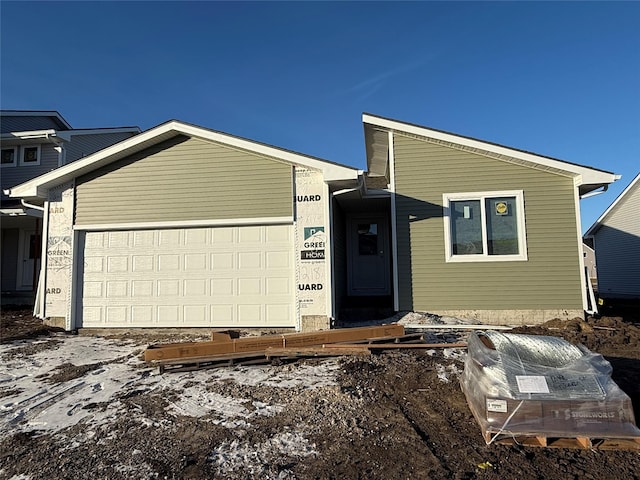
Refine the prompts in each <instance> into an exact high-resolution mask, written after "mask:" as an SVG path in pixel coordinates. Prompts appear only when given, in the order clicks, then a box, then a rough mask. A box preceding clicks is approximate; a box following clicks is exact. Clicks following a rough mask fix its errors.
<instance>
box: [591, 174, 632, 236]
mask: <svg viewBox="0 0 640 480" xmlns="http://www.w3.org/2000/svg"><path fill="white" fill-rule="evenodd" d="M639 181H640V173H638V175H636V177H635V178H634V179H633V180H631V183H630V184H629V185H627V188H625V189H624V190H623V191H622V193H620V195H618V197H617V198H616V199H615V200H614V201H613V203H612V204H611V205H609V208H607V209H606V210H605V211H604V213H603V214H602V215H600V217H599V218H598V219H597V220H596V221H595V222H593V225H591V226H590V227H589V230H587V231H586V233H585V234H584V236H585V237H591V236H593V235H594V234H595V233H596V231H598V229H600V227H601V226H602V223H603V222H604V221H605V220H606V219H607V217H608V216H609V214H610V213H611V212H612V211H613V209H614V208H616V206H618V204H619V203H620V201H622V199H624V197H625V196H626V195H627V194H628V193H629V192H630V191H631V189H633V187H634V185H635V184H636V183H638V182H639Z"/></svg>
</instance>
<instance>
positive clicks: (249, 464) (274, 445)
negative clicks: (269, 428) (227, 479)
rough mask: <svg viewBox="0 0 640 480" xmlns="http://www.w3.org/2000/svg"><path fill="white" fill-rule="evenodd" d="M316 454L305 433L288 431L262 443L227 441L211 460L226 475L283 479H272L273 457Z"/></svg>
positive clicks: (214, 452)
mask: <svg viewBox="0 0 640 480" xmlns="http://www.w3.org/2000/svg"><path fill="white" fill-rule="evenodd" d="M316 453H317V452H316V451H315V445H313V444H311V445H310V444H309V441H308V440H307V439H306V438H305V437H304V435H302V434H301V433H298V432H284V433H279V434H276V435H274V436H273V437H271V438H269V439H268V440H266V441H264V442H262V443H259V444H250V443H247V442H241V441H239V440H233V441H232V442H224V443H222V444H221V445H219V446H218V447H217V448H216V449H215V450H213V452H211V455H210V456H209V461H211V462H212V463H213V464H214V465H215V466H216V467H217V469H218V472H220V473H223V474H224V473H230V472H236V471H239V470H242V471H246V472H248V473H250V474H252V475H260V476H261V477H262V478H279V477H269V475H268V474H269V472H268V471H267V470H266V468H265V466H268V465H269V463H270V460H271V459H272V458H273V457H275V456H277V455H278V454H280V455H288V456H290V457H298V458H301V457H307V456H309V455H314V454H316ZM280 478H281V477H280Z"/></svg>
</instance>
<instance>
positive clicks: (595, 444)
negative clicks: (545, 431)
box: [483, 432, 640, 451]
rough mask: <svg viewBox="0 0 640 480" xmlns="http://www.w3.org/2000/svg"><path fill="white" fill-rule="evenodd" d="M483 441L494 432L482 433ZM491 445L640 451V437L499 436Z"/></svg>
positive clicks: (491, 437) (489, 437)
mask: <svg viewBox="0 0 640 480" xmlns="http://www.w3.org/2000/svg"><path fill="white" fill-rule="evenodd" d="M483 436H484V439H485V441H486V442H487V443H489V442H491V440H492V439H493V437H494V436H495V432H484V433H483ZM492 443H495V444H498V445H524V446H526V447H548V448H581V449H588V450H635V451H640V436H626V435H622V436H615V435H612V436H608V435H599V436H581V435H579V434H576V436H575V437H574V436H568V435H567V436H562V437H560V436H550V435H549V436H548V435H541V434H520V433H519V434H500V435H499V436H498V437H497V438H496V439H495V440H493V442H492Z"/></svg>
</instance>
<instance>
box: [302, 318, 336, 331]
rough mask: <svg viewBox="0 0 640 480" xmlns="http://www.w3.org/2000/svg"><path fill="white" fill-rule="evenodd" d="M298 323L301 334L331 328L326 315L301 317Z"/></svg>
mask: <svg viewBox="0 0 640 480" xmlns="http://www.w3.org/2000/svg"><path fill="white" fill-rule="evenodd" d="M300 323H301V325H300V327H301V328H300V331H302V332H317V331H318V330H329V329H330V328H331V322H330V319H329V317H327V316H326V315H302V318H301V322H300Z"/></svg>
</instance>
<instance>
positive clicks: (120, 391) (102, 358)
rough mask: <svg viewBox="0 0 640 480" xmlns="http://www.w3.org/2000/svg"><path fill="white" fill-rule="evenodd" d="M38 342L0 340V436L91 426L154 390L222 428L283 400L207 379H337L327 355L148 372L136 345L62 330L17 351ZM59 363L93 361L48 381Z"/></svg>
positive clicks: (312, 384) (176, 410)
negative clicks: (254, 397) (263, 398)
mask: <svg viewBox="0 0 640 480" xmlns="http://www.w3.org/2000/svg"><path fill="white" fill-rule="evenodd" d="M41 343H46V342H43V341H35V342H34V341H22V342H14V343H13V344H9V345H0V357H1V358H3V360H4V361H2V362H0V392H1V393H4V394H5V396H4V397H2V398H0V439H2V438H6V437H7V436H9V435H11V434H13V433H16V432H17V431H23V432H30V431H42V432H47V433H56V432H59V431H61V430H64V429H66V428H68V427H71V426H74V425H77V424H78V423H79V422H82V421H84V422H86V423H87V424H88V425H91V429H90V430H95V429H97V428H101V427H103V426H106V425H108V424H109V423H110V422H114V421H116V420H117V419H118V418H120V417H121V416H122V414H123V413H124V412H125V405H124V404H123V402H122V401H121V400H120V399H124V398H127V397H130V396H133V395H138V394H148V393H154V392H161V393H162V396H163V397H164V398H177V399H176V400H174V401H173V402H172V403H171V404H170V405H169V407H168V409H167V410H168V411H169V412H170V413H171V414H173V415H184V416H191V417H202V416H205V415H209V414H213V415H212V417H213V418H212V421H213V422H215V423H218V424H220V425H223V426H225V427H227V428H237V427H246V426H247V425H248V423H247V421H248V420H250V419H251V418H253V417H255V416H257V415H267V416H269V415H275V414H277V413H279V412H280V411H282V407H281V406H279V405H268V404H265V403H261V402H257V401H253V402H252V405H251V407H252V408H251V407H249V402H250V400H249V399H245V398H232V397H225V396H223V395H220V394H218V393H215V392H212V391H209V390H208V389H207V388H206V387H205V386H206V385H210V384H211V383H212V382H213V383H215V382H229V381H233V382H235V383H237V384H239V385H248V386H253V385H258V384H260V385H265V386H269V387H272V388H287V389H288V388H293V387H301V388H319V387H326V386H333V385H336V374H337V370H338V368H339V367H338V362H337V361H336V360H335V359H329V360H326V361H322V362H318V363H313V364H307V365H300V364H298V365H296V366H295V367H291V366H284V367H280V368H275V367H263V366H260V367H235V368H221V369H218V370H200V371H192V372H172V373H168V374H165V375H153V374H152V372H153V369H152V368H151V367H148V366H147V365H146V364H145V363H144V362H143V361H142V360H141V359H140V358H138V355H139V354H140V353H141V352H142V349H143V347H142V346H141V345H139V344H135V343H130V342H122V341H117V340H111V339H105V338H100V337H84V336H77V337H71V336H65V337H60V341H59V342H56V343H55V344H51V348H49V349H44V350H42V351H39V352H37V353H32V354H25V355H22V354H20V349H21V348H25V349H26V348H30V347H32V346H33V345H34V344H41ZM64 364H73V365H75V366H83V365H95V368H94V369H90V370H88V371H86V372H82V371H79V372H78V373H77V378H71V377H73V370H71V371H70V373H71V374H70V375H69V377H70V378H71V379H69V380H67V381H61V382H57V383H48V382H47V381H46V380H47V378H50V377H51V376H52V375H56V374H59V373H61V370H59V369H58V368H57V367H60V366H61V365H64ZM173 392H175V394H174V393H173ZM129 403H130V402H129ZM248 407H249V408H248ZM129 408H131V407H129ZM135 418H136V420H137V421H139V422H141V423H143V424H144V425H148V426H153V427H159V426H162V427H166V428H168V427H170V425H171V417H169V418H168V419H165V420H162V421H161V422H158V421H157V420H153V419H150V418H147V417H146V416H145V414H144V413H143V411H142V408H141V407H140V410H139V412H138V411H137V412H136V416H135ZM160 423H162V425H160ZM91 438H92V435H91V434H90V433H89V431H87V432H85V434H83V435H78V436H76V437H74V438H73V439H71V440H70V441H69V444H68V445H69V448H76V447H77V446H79V445H80V444H82V443H84V442H86V441H90V440H91Z"/></svg>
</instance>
